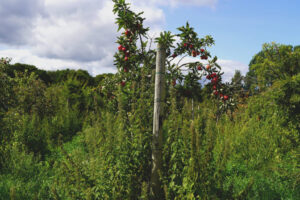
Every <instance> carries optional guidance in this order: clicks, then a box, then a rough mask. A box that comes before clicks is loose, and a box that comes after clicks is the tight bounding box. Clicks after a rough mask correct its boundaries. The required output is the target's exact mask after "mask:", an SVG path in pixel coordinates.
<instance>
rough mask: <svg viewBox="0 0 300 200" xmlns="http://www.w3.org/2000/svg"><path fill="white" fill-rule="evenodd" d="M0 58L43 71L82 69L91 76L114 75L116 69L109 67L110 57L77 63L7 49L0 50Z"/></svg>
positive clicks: (21, 50) (25, 50) (24, 50)
mask: <svg viewBox="0 0 300 200" xmlns="http://www.w3.org/2000/svg"><path fill="white" fill-rule="evenodd" d="M0 57H9V58H13V59H12V63H13V64H14V63H24V64H30V65H35V66H37V67H38V68H40V69H44V70H59V69H66V68H69V69H84V70H87V71H88V72H89V73H90V74H91V75H97V74H102V73H115V72H116V69H115V68H112V67H111V63H112V56H111V57H106V58H105V59H102V60H101V61H94V62H78V61H70V60H63V59H55V58H45V57H39V56H37V55H34V54H33V53H32V51H31V50H28V49H7V50H0Z"/></svg>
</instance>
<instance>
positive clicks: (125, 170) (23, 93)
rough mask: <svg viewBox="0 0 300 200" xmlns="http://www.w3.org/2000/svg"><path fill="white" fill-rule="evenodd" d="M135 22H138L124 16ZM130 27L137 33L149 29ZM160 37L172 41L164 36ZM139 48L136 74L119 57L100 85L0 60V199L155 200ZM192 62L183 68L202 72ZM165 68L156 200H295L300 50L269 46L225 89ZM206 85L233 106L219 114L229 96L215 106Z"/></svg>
mask: <svg viewBox="0 0 300 200" xmlns="http://www.w3.org/2000/svg"><path fill="white" fill-rule="evenodd" d="M120 2H121V3H122V2H123V1H120ZM123 3H124V2H123ZM116 9H117V8H116ZM123 17H124V16H123ZM125 17H128V16H125ZM135 17H136V19H138V21H135V20H133V22H135V23H136V22H142V21H143V19H142V18H140V15H135V14H134V13H131V15H130V16H129V18H130V19H131V20H132V19H135ZM121 22H122V21H121ZM138 24H141V23H138ZM130 26H132V28H135V26H133V25H132V24H130ZM137 27H139V30H140V31H141V32H140V33H141V36H143V34H144V33H146V31H147V28H143V27H142V25H140V26H137ZM185 28H187V26H186V27H181V29H182V30H183V33H184V32H185V31H186V30H185ZM179 31H180V30H179ZM188 31H192V29H189V30H188ZM183 33H182V34H183ZM127 34H128V33H127ZM130 34H131V33H130ZM126 37H127V36H126V34H125V35H124V36H121V37H120V38H119V40H120V42H125V39H126ZM182 37H186V36H185V35H183V36H182ZM139 39H140V37H137V38H133V39H132V41H135V40H136V41H138V40H139ZM160 39H161V40H162V41H165V42H166V41H169V42H170V41H171V37H170V33H167V32H165V33H164V34H162V36H161V37H160ZM207 39H208V42H209V41H210V40H209V39H210V38H207ZM198 42H199V43H197V42H196V44H197V45H198V46H197V48H198V49H199V50H200V49H201V47H200V45H203V44H201V41H198ZM184 43H186V42H185V41H183V45H184ZM170 44H171V43H169V45H170ZM166 45H168V42H166ZM124 46H125V45H124ZM141 46H142V49H138V48H137V46H135V45H133V44H132V46H130V48H131V50H130V51H131V52H135V53H136V56H133V58H128V59H129V61H130V62H132V65H130V66H131V67H132V68H128V69H127V68H126V67H129V66H125V67H124V66H123V65H121V63H122V62H123V60H122V61H121V57H122V56H126V55H125V53H124V52H123V53H122V52H119V53H118V54H116V56H115V59H116V62H119V63H116V65H117V67H118V70H119V72H118V73H117V74H102V75H98V76H96V77H92V76H90V75H89V74H88V73H87V72H86V71H84V70H77V71H75V70H62V71H55V72H54V71H51V72H50V71H44V70H40V69H37V68H36V67H35V66H31V65H25V64H10V60H9V59H2V60H1V62H0V199H4V200H6V199H101V200H102V199H151V197H150V195H149V187H150V186H149V182H150V173H151V141H152V120H153V119H152V116H153V98H154V97H153V92H154V89H153V88H154V74H155V72H154V71H153V70H154V65H153V62H154V57H155V52H154V51H153V50H150V51H146V50H145V49H143V46H146V44H143V43H142V44H141ZM128 47H129V46H128ZM176 49H177V50H176V51H175V54H176V56H177V55H178V54H181V53H183V52H184V53H187V54H190V55H191V56H193V52H192V50H191V49H188V50H187V48H186V49H184V48H181V47H178V48H176ZM121 50H122V49H121ZM171 50H172V49H171V48H170V49H169V51H170V52H169V56H170V57H176V56H174V54H171ZM194 51H196V50H194ZM200 51H201V50H200ZM205 52H207V51H206V50H205ZM123 54H124V55H123ZM196 54H197V52H196ZM131 55H135V54H133V53H131ZM200 56H203V55H200ZM205 56H208V57H210V55H209V54H208V52H207V55H205ZM139 57H141V59H144V58H146V59H144V62H139ZM118 59H120V60H119V61H118ZM122 59H123V58H122ZM135 59H136V61H135ZM202 59H204V60H206V59H207V58H205V57H203V58H202ZM215 61H216V60H215ZM215 61H214V62H215ZM214 62H211V65H212V68H213V66H214ZM134 64H136V65H134ZM199 66H200V67H201V69H202V67H203V68H204V66H203V65H201V64H200V63H196V64H191V65H190V66H189V67H190V68H189V69H190V70H191V71H193V70H196V71H193V73H198V71H200V70H199V68H198V67H199ZM169 67H170V68H169V69H170V70H169V73H168V76H169V77H168V78H167V83H168V84H167V85H166V91H167V95H166V97H167V99H166V112H165V119H164V122H163V144H164V146H163V149H162V150H163V170H162V172H161V175H160V176H161V180H162V184H163V190H164V198H165V199H170V200H171V199H222V200H223V199H270V200H271V199H299V198H300V192H299V191H300V187H299V174H300V171H299V131H300V123H299V120H300V89H299V88H300V74H299V70H300V49H299V48H298V47H292V46H288V45H280V44H275V43H273V44H266V45H264V47H263V49H262V51H261V52H259V53H258V54H257V55H255V56H254V57H253V60H252V61H251V62H250V68H249V72H248V74H247V75H246V76H245V77H243V76H242V75H241V74H240V73H239V72H236V75H235V76H234V77H233V79H232V82H231V83H230V84H223V83H221V82H218V83H217V84H218V85H217V84H214V83H209V84H208V85H205V86H201V85H200V84H199V83H198V80H199V77H198V75H199V74H197V76H194V75H193V74H192V73H190V75H188V76H185V75H184V74H180V72H179V71H174V70H173V71H172V69H173V68H174V66H172V65H171V64H170V65H169ZM215 68H216V69H217V68H218V66H215ZM124 69H127V71H126V70H125V71H124ZM212 70H213V69H210V68H209V69H204V71H205V72H206V73H207V74H208V75H211V74H213V73H216V72H214V71H212ZM128 72H134V73H128ZM269 72H270V73H271V72H272V73H271V74H270V73H269ZM217 74H218V75H221V73H219V72H217ZM278 74H279V75H278ZM199 76H200V75H199ZM174 77H175V78H176V79H177V82H175V84H174V82H172V81H173V80H174ZM220 79H221V77H220ZM124 80H125V81H126V83H125V84H123V83H122V81H124ZM189 81H190V82H189ZM214 85H215V86H216V87H217V86H218V87H219V88H222V87H224V90H223V89H222V90H221V89H220V90H218V92H227V93H228V94H230V95H231V96H230V98H232V99H235V101H236V102H237V104H236V105H234V106H232V107H230V108H229V109H224V110H222V112H221V110H220V109H221V108H220V103H222V102H223V104H222V105H226V103H224V102H226V100H225V99H224V97H220V98H215V96H216V94H212V92H213V93H215V91H216V89H212V87H213V86H214ZM225 86H226V88H225ZM228 102H229V103H232V101H228Z"/></svg>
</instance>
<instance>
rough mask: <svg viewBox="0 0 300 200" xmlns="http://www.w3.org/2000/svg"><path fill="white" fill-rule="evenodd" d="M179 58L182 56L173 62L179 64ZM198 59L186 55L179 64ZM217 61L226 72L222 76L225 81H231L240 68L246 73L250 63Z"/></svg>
mask: <svg viewBox="0 0 300 200" xmlns="http://www.w3.org/2000/svg"><path fill="white" fill-rule="evenodd" d="M179 60H180V57H177V58H175V59H174V61H173V63H175V64H177V63H178V61H179ZM196 61H199V58H193V57H186V58H184V59H183V60H182V61H181V62H180V64H179V65H181V64H184V63H189V62H196ZM200 62H201V63H203V64H204V65H206V64H207V63H208V62H207V61H203V60H201V61H200ZM217 63H218V64H219V65H220V66H221V72H224V74H223V76H222V80H223V82H230V81H231V78H232V77H233V75H234V73H235V70H240V71H241V74H242V75H245V74H246V72H247V71H248V68H249V67H248V65H246V64H244V63H241V62H238V61H234V60H224V59H218V60H217Z"/></svg>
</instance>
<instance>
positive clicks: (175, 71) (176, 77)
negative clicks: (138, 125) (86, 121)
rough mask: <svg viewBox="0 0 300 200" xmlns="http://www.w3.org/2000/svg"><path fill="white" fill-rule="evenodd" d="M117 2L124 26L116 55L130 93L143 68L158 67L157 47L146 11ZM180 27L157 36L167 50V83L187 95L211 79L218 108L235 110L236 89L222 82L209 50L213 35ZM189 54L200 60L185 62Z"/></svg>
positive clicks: (123, 84)
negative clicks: (204, 34)
mask: <svg viewBox="0 0 300 200" xmlns="http://www.w3.org/2000/svg"><path fill="white" fill-rule="evenodd" d="M113 2H114V9H113V12H114V14H116V15H117V19H116V24H117V25H118V27H119V28H118V31H119V30H123V33H122V34H121V35H120V36H119V37H118V40H117V43H118V44H119V46H118V51H117V53H116V54H115V56H114V57H115V65H116V66H117V68H118V73H117V77H118V78H117V82H118V83H117V84H120V87H121V88H122V91H124V92H125V93H127V94H128V93H130V90H131V89H132V86H131V87H130V85H131V83H132V82H133V81H138V80H140V77H141V73H142V69H143V68H149V69H154V67H153V63H155V54H156V51H155V50H153V49H151V43H152V40H151V41H150V42H151V43H149V44H148V41H149V37H148V35H147V33H148V31H149V28H148V27H144V25H143V22H144V20H145V18H142V17H141V15H142V14H143V12H140V13H135V12H133V11H132V10H130V8H129V4H128V3H126V2H125V0H113ZM178 31H179V34H176V35H173V34H172V33H171V32H169V31H168V32H166V31H165V32H162V33H161V34H160V36H159V37H157V38H155V42H156V43H160V44H161V45H162V46H163V47H164V48H165V50H166V74H165V79H166V82H167V84H169V85H170V86H171V87H173V88H174V89H175V90H178V91H184V92H183V95H184V96H189V97H193V96H195V95H193V94H192V93H193V91H196V90H195V88H197V87H198V88H199V87H200V82H206V81H207V80H208V81H209V83H208V85H209V86H210V88H211V95H212V96H214V98H215V99H216V100H217V101H219V104H220V105H219V110H218V112H219V113H223V112H226V111H227V110H228V109H230V110H233V109H234V107H235V105H236V104H235V100H234V98H233V95H232V91H231V89H230V88H229V87H228V86H229V85H228V84H224V83H222V75H223V72H221V67H220V66H219V65H218V64H217V57H216V56H214V57H212V56H211V54H210V52H209V51H208V50H207V48H208V47H210V46H212V45H213V44H214V40H213V38H212V37H211V36H205V37H204V38H199V37H198V34H197V33H196V32H195V31H194V28H192V27H190V25H189V23H186V25H185V26H182V27H179V28H178ZM176 39H177V40H176ZM175 41H177V43H176V44H175ZM146 47H149V48H147V49H146ZM186 57H193V58H195V59H198V58H199V61H195V62H184V63H183V61H184V58H186ZM175 61H176V62H175ZM181 63H183V64H181Z"/></svg>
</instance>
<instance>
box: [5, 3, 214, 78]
mask: <svg viewBox="0 0 300 200" xmlns="http://www.w3.org/2000/svg"><path fill="white" fill-rule="evenodd" d="M127 2H129V3H131V4H132V5H131V7H132V9H133V10H134V11H136V12H142V11H144V15H143V17H145V18H146V21H145V26H149V27H150V28H151V31H150V32H149V35H150V36H152V37H156V36H158V35H159V32H161V31H162V27H163V26H164V23H165V14H164V11H163V9H162V7H161V6H166V7H169V6H173V7H174V6H175V7H176V6H181V5H192V6H208V7H214V6H215V5H216V4H217V0H184V1H183V0H165V1H161V0H128V1H127ZM112 9H113V2H112V1H111V0H27V1H24V0H14V1H11V0H1V2H0V22H1V23H0V24H2V25H1V26H0V44H1V45H2V46H5V49H6V50H0V56H5V57H6V56H9V57H12V58H13V61H15V62H24V63H28V64H34V65H36V66H37V67H41V68H43V69H62V68H65V67H69V68H83V69H86V70H88V71H89V72H90V73H92V74H93V75H96V74H98V73H103V72H113V71H116V70H115V67H114V66H113V54H114V52H115V51H116V47H117V44H116V43H115V41H116V39H117V36H118V34H119V33H117V26H116V25H115V24H114V22H115V17H116V16H114V15H113V13H112ZM105 70H106V71H105Z"/></svg>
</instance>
